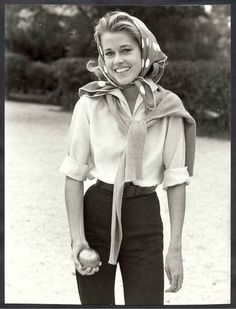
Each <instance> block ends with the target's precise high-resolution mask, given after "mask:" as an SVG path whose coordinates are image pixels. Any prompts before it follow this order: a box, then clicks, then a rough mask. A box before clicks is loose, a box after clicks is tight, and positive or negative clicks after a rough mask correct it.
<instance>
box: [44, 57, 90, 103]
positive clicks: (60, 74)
mask: <svg viewBox="0 0 236 309" xmlns="http://www.w3.org/2000/svg"><path fill="white" fill-rule="evenodd" d="M89 60H90V58H62V59H59V60H57V61H55V62H54V63H53V66H54V70H55V72H56V77H57V88H56V90H55V91H54V92H53V93H52V95H51V97H50V98H49V102H48V103H50V104H56V105H61V106H62V107H63V108H65V109H72V108H73V107H74V105H75V103H76V101H77V100H78V98H79V96H78V89H79V88H80V87H82V86H83V85H85V84H86V83H88V82H90V81H92V79H93V74H91V73H90V72H88V70H87V69H86V64H87V62H88V61H89Z"/></svg>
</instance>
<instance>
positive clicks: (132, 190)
mask: <svg viewBox="0 0 236 309" xmlns="http://www.w3.org/2000/svg"><path fill="white" fill-rule="evenodd" d="M95 185H96V186H97V187H99V188H102V189H104V190H107V191H109V192H113V188H114V185H113V184H110V183H106V182H104V181H101V180H99V179H98V180H97V182H96V184H95ZM156 188H157V186H151V187H140V186H137V185H135V184H133V183H132V182H126V183H125V185H124V192H123V197H133V196H140V195H147V194H151V193H153V192H155V190H156Z"/></svg>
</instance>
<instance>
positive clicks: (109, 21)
mask: <svg viewBox="0 0 236 309" xmlns="http://www.w3.org/2000/svg"><path fill="white" fill-rule="evenodd" d="M121 31H123V32H126V33H127V34H128V35H130V36H131V37H132V38H133V39H134V40H135V41H136V42H137V43H138V45H139V46H140V49H141V40H142V38H141V34H140V32H139V30H138V28H137V27H136V25H135V24H134V23H133V20H132V18H131V16H130V15H129V14H128V13H125V12H121V11H112V12H108V13H107V14H106V15H105V16H104V17H102V18H101V19H100V20H99V21H98V23H97V25H96V26H95V32H94V39H95V42H96V43H97V46H98V45H100V46H101V37H102V34H104V33H105V32H111V33H112V32H113V33H114V32H121ZM87 69H88V70H89V71H90V72H94V73H95V75H96V76H97V77H98V79H104V76H103V74H102V72H101V71H100V70H99V68H98V66H97V65H96V64H95V61H93V60H90V61H89V62H88V63H87ZM160 70H164V63H163V64H158V63H153V65H152V66H151V68H150V70H149V72H148V73H147V75H146V76H147V77H150V78H155V76H157V75H158V74H160V72H159V71H160Z"/></svg>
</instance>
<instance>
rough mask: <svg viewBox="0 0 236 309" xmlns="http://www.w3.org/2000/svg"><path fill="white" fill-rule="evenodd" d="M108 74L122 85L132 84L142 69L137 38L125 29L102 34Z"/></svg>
mask: <svg viewBox="0 0 236 309" xmlns="http://www.w3.org/2000/svg"><path fill="white" fill-rule="evenodd" d="M101 45H102V49H103V53H104V61H105V66H106V68H107V71H108V75H109V76H110V77H111V78H112V79H114V80H116V81H117V82H118V83H119V84H120V85H122V86H125V85H128V84H130V83H131V82H132V81H133V80H134V79H135V78H136V77H137V76H138V75H139V73H140V71H141V63H142V61H141V50H140V47H139V44H138V43H137V42H136V40H135V39H134V38H133V37H131V36H130V35H129V34H127V33H126V32H124V31H120V32H105V33H103V34H102V36H101Z"/></svg>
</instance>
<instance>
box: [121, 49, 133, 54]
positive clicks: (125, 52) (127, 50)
mask: <svg viewBox="0 0 236 309" xmlns="http://www.w3.org/2000/svg"><path fill="white" fill-rule="evenodd" d="M129 52H131V49H130V48H124V49H123V50H122V53H123V54H128V53H129Z"/></svg>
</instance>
